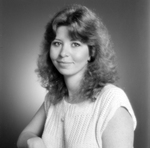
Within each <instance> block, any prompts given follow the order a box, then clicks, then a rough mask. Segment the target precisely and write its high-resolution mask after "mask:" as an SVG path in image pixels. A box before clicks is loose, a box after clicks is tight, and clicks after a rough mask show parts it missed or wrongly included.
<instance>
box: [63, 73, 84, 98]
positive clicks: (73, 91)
mask: <svg viewBox="0 0 150 148" xmlns="http://www.w3.org/2000/svg"><path fill="white" fill-rule="evenodd" d="M64 79H65V83H66V86H67V89H68V93H69V98H68V99H69V100H70V101H73V100H74V99H77V98H79V91H80V84H81V81H82V77H81V76H77V75H76V76H65V77H64Z"/></svg>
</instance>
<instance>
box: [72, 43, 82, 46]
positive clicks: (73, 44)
mask: <svg viewBox="0 0 150 148" xmlns="http://www.w3.org/2000/svg"><path fill="white" fill-rule="evenodd" d="M79 46H80V44H79V43H72V47H79Z"/></svg>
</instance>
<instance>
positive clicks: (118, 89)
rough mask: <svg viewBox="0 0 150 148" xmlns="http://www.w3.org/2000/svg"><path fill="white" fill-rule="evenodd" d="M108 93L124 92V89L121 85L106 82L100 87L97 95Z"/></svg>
mask: <svg viewBox="0 0 150 148" xmlns="http://www.w3.org/2000/svg"><path fill="white" fill-rule="evenodd" d="M108 93H111V94H116V93H121V94H125V92H124V90H123V89H122V88H121V87H119V86H117V85H114V84H111V83H108V84H106V85H105V86H104V87H103V88H102V90H101V91H100V92H98V94H97V96H99V95H104V94H108Z"/></svg>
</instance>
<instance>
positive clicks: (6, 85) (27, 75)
mask: <svg viewBox="0 0 150 148" xmlns="http://www.w3.org/2000/svg"><path fill="white" fill-rule="evenodd" d="M69 3H80V4H84V5H86V6H87V7H89V8H91V9H95V11H96V12H97V13H99V15H100V16H101V18H102V20H103V22H104V24H105V25H106V26H107V28H108V30H109V32H110V34H111V36H112V40H113V42H114V45H115V51H116V53H117V58H118V67H119V73H120V77H121V79H120V81H119V84H120V86H121V87H122V88H123V89H124V90H125V91H126V93H127V95H128V96H129V98H130V101H131V103H132V106H133V108H134V111H135V114H136V117H137V120H138V125H137V129H136V132H135V144H134V145H135V148H148V147H150V145H148V144H149V141H148V138H150V136H149V135H148V134H150V133H149V132H150V129H149V126H148V124H149V125H150V121H149V120H150V119H149V116H150V115H149V113H150V112H149V110H148V108H150V101H149V99H150V94H149V91H150V85H149V77H150V73H149V72H150V68H149V66H150V64H149V61H148V59H149V58H150V51H149V45H148V44H149V41H148V40H149V37H148V33H149V32H150V29H149V26H148V25H149V19H148V18H149V12H148V10H149V4H148V0H61V1H60V0H54V1H52V0H3V2H2V5H1V6H2V12H3V13H2V22H1V24H2V36H1V37H2V46H1V47H2V52H1V61H2V68H1V73H2V82H1V86H2V91H1V110H2V111H1V116H2V117H1V118H0V119H1V123H2V124H1V130H2V132H1V133H2V136H1V142H2V146H0V147H1V148H10V147H11V148H16V141H17V138H18V135H19V133H20V132H21V130H22V129H23V128H24V127H25V126H26V124H27V123H28V122H29V121H30V119H31V118H32V116H33V115H34V113H35V112H36V110H37V109H38V108H39V106H40V105H41V104H42V102H43V100H44V96H45V93H46V91H45V90H44V89H43V88H42V87H41V86H40V84H39V82H38V79H37V76H36V74H35V73H34V70H35V68H36V59H37V56H38V54H39V51H40V45H41V41H42V38H43V33H44V27H45V25H46V23H47V21H48V19H49V17H50V16H51V15H53V14H54V12H55V11H57V10H59V8H61V6H63V5H65V4H69Z"/></svg>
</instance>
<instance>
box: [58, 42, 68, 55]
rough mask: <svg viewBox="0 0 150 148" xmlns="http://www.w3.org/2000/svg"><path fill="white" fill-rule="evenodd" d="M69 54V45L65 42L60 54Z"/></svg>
mask: <svg viewBox="0 0 150 148" xmlns="http://www.w3.org/2000/svg"><path fill="white" fill-rule="evenodd" d="M68 55H69V46H68V45H65V44H64V45H63V46H62V48H61V51H60V56H61V57H67V56H68Z"/></svg>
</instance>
